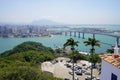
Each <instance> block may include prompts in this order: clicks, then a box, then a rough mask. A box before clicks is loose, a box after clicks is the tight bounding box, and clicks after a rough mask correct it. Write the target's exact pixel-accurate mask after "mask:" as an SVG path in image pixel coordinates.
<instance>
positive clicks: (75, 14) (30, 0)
mask: <svg viewBox="0 0 120 80" xmlns="http://www.w3.org/2000/svg"><path fill="white" fill-rule="evenodd" d="M41 19H47V20H52V21H55V22H59V23H66V24H120V1H119V0H0V22H4V23H8V22H9V23H30V22H32V21H35V20H41Z"/></svg>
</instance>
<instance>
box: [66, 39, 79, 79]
mask: <svg viewBox="0 0 120 80" xmlns="http://www.w3.org/2000/svg"><path fill="white" fill-rule="evenodd" d="M67 46H70V47H71V50H72V53H73V54H74V51H75V46H78V41H74V39H73V38H70V39H67V42H66V43H65V44H64V49H65V48H66V47H67ZM72 60H73V80H74V56H73V57H72Z"/></svg>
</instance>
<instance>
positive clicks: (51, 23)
mask: <svg viewBox="0 0 120 80" xmlns="http://www.w3.org/2000/svg"><path fill="white" fill-rule="evenodd" d="M4 24H8V25H25V24H28V25H29V24H30V25H65V24H64V23H58V22H55V21H52V20H47V19H41V20H35V21H32V22H30V23H13V22H12V23H10V22H9V23H5V22H0V25H4Z"/></svg>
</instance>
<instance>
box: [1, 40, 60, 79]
mask: <svg viewBox="0 0 120 80" xmlns="http://www.w3.org/2000/svg"><path fill="white" fill-rule="evenodd" d="M52 52H53V50H52V49H51V48H48V47H45V46H43V45H42V44H41V43H37V42H24V43H22V44H20V45H18V46H16V47H15V48H13V49H12V50H9V51H6V52H4V53H2V54H1V57H0V80H61V79H59V78H55V77H54V76H53V75H52V74H50V73H45V72H42V71H41V66H40V65H41V63H42V62H44V61H48V60H49V61H50V60H53V59H54V58H55V56H56V55H55V54H52Z"/></svg>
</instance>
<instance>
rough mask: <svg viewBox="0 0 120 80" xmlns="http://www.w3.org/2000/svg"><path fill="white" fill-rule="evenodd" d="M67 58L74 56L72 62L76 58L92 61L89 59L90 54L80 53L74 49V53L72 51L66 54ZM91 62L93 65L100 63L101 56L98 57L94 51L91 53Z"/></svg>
mask: <svg viewBox="0 0 120 80" xmlns="http://www.w3.org/2000/svg"><path fill="white" fill-rule="evenodd" d="M67 56H68V57H69V58H71V59H72V58H73V57H74V62H76V61H77V60H86V61H89V62H92V61H91V56H90V55H85V54H81V53H79V52H78V51H75V52H74V54H73V53H70V54H68V55H67ZM92 59H93V63H94V65H95V64H96V63H97V62H98V63H100V62H101V58H100V57H99V55H98V54H96V53H93V57H92Z"/></svg>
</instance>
